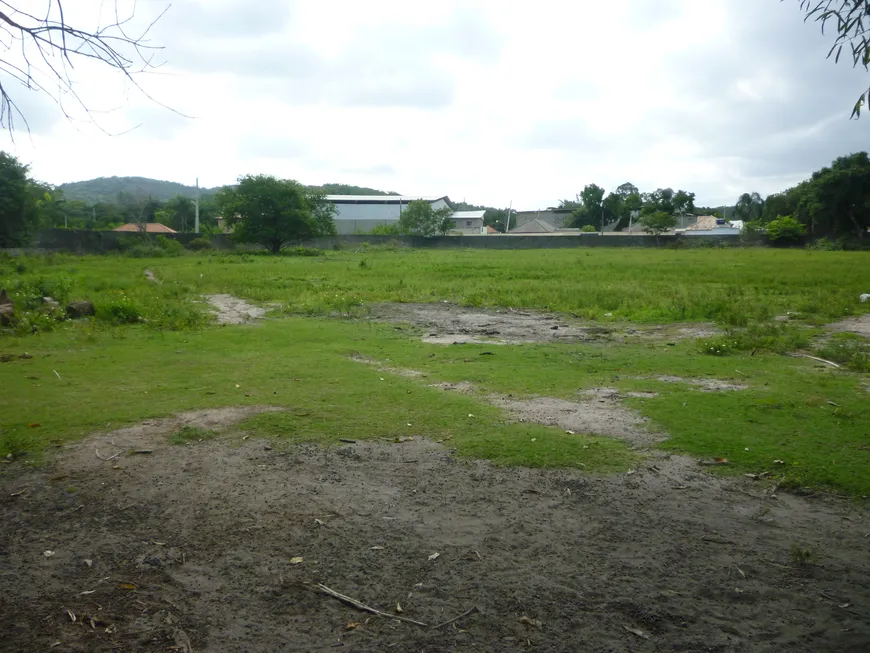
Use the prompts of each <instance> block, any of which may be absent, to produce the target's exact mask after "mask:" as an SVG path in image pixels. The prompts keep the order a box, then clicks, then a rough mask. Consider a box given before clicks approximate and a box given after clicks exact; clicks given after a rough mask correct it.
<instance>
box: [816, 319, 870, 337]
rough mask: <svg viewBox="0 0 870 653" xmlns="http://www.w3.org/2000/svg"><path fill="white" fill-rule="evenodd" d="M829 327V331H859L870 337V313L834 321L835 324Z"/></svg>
mask: <svg viewBox="0 0 870 653" xmlns="http://www.w3.org/2000/svg"><path fill="white" fill-rule="evenodd" d="M827 329H828V330H829V331H834V332H841V333H842V332H846V333H857V334H858V335H861V336H864V337H865V338H870V313H867V314H865V315H859V316H858V317H850V318H847V319H845V320H840V321H839V322H834V323H833V324H829V325H828V326H827Z"/></svg>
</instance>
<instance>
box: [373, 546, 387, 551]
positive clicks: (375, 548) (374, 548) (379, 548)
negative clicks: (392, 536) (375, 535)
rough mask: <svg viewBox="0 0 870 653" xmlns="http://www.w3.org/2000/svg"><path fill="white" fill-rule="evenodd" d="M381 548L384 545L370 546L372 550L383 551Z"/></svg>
mask: <svg viewBox="0 0 870 653" xmlns="http://www.w3.org/2000/svg"><path fill="white" fill-rule="evenodd" d="M383 550H384V547H382V546H373V547H372V551H383Z"/></svg>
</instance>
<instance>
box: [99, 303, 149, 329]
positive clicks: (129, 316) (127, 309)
mask: <svg viewBox="0 0 870 653" xmlns="http://www.w3.org/2000/svg"><path fill="white" fill-rule="evenodd" d="M97 317H98V318H100V319H102V320H106V321H107V322H111V323H113V324H135V323H137V322H141V321H143V320H142V314H141V313H140V311H139V309H138V308H137V307H136V306H135V305H134V304H133V302H132V301H131V300H130V298H129V297H121V298H120V299H116V300H114V301H111V302H109V303H108V304H102V305H100V306H97Z"/></svg>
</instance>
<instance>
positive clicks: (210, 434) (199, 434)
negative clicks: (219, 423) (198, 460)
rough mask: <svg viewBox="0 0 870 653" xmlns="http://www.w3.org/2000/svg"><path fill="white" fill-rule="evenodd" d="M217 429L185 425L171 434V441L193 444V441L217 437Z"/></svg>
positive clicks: (173, 442)
mask: <svg viewBox="0 0 870 653" xmlns="http://www.w3.org/2000/svg"><path fill="white" fill-rule="evenodd" d="M217 435H218V433H217V431H212V430H211V429H203V428H199V427H197V426H183V427H181V428H180V429H178V430H177V431H176V432H175V433H173V434H172V435H170V436H169V441H170V442H171V443H172V444H191V443H193V442H203V441H204V440H211V439H212V438H215V437H217Z"/></svg>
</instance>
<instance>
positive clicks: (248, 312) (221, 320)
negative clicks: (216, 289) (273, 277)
mask: <svg viewBox="0 0 870 653" xmlns="http://www.w3.org/2000/svg"><path fill="white" fill-rule="evenodd" d="M205 299H206V300H207V301H208V303H209V304H211V306H212V308H213V309H214V310H213V311H212V312H213V313H214V315H215V319H216V320H217V323H218V324H244V323H245V322H251V321H253V320H259V319H260V318H262V317H263V316H264V315H266V309H265V308H261V307H259V306H255V305H253V304H250V303H248V302H246V301H245V300H244V299H239V298H238V297H233V296H232V295H205Z"/></svg>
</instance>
